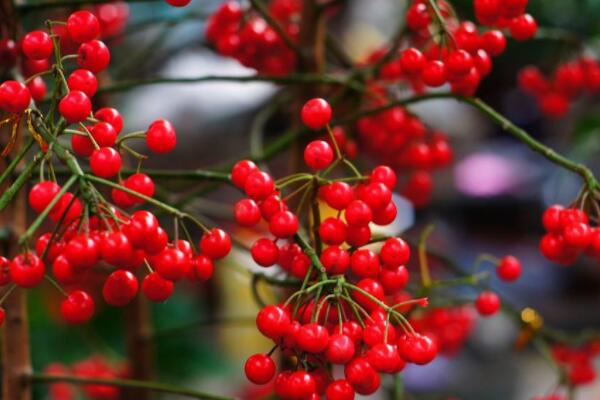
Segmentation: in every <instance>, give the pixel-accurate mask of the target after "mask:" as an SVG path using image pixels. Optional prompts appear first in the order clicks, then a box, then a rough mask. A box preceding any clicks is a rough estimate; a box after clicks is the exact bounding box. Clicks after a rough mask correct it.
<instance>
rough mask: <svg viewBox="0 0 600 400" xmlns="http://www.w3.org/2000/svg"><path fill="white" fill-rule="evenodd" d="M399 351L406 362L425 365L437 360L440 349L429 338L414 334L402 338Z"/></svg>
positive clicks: (399, 342)
mask: <svg viewBox="0 0 600 400" xmlns="http://www.w3.org/2000/svg"><path fill="white" fill-rule="evenodd" d="M398 351H399V353H400V356H401V357H402V358H403V359H404V360H405V361H406V362H411V363H414V364H418V365H425V364H428V363H430V362H431V361H432V360H433V359H434V358H435V356H436V355H437V352H438V347H437V344H436V343H435V342H434V341H433V340H431V338H429V336H426V335H421V334H419V333H414V334H407V335H403V336H402V337H400V339H399V340H398Z"/></svg>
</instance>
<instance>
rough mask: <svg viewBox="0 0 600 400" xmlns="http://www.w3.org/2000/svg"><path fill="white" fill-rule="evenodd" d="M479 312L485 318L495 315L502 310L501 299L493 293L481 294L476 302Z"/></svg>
mask: <svg viewBox="0 0 600 400" xmlns="http://www.w3.org/2000/svg"><path fill="white" fill-rule="evenodd" d="M475 307H476V308H477V312H479V314H480V315H482V316H484V317H488V316H491V315H494V314H496V313H497V312H498V310H499V309H500V298H499V297H498V295H497V294H496V293H494V292H491V291H485V292H481V293H480V294H479V296H478V297H477V300H476V301H475Z"/></svg>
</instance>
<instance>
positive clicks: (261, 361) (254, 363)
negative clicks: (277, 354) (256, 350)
mask: <svg viewBox="0 0 600 400" xmlns="http://www.w3.org/2000/svg"><path fill="white" fill-rule="evenodd" d="M244 372H245V373H246V377H247V378H248V380H249V381H250V382H252V383H255V384H257V385H264V384H265V383H269V382H270V381H271V380H272V379H273V377H274V376H275V362H274V361H273V359H272V358H271V357H270V356H269V355H267V354H254V355H251V356H250V357H248V360H246V364H245V365H244Z"/></svg>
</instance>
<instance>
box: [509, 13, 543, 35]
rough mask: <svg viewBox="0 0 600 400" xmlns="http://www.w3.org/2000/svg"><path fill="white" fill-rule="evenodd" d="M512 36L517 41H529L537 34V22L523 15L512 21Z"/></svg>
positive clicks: (527, 15) (529, 16)
mask: <svg viewBox="0 0 600 400" xmlns="http://www.w3.org/2000/svg"><path fill="white" fill-rule="evenodd" d="M509 28H510V34H511V36H512V37H513V39H515V40H519V41H524V40H529V39H531V38H532V37H534V36H535V33H536V32H537V22H536V20H535V19H534V18H533V17H532V16H531V15H529V14H523V15H521V16H518V17H516V18H513V19H512V20H511V21H510V25H509Z"/></svg>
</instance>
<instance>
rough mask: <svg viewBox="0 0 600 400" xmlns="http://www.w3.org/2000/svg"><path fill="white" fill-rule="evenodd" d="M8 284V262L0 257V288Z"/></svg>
mask: <svg viewBox="0 0 600 400" xmlns="http://www.w3.org/2000/svg"><path fill="white" fill-rule="evenodd" d="M8 283H10V260H9V259H8V258H6V257H2V256H0V286H5V285H6V284H8Z"/></svg>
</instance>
